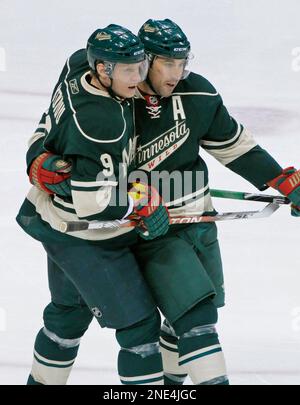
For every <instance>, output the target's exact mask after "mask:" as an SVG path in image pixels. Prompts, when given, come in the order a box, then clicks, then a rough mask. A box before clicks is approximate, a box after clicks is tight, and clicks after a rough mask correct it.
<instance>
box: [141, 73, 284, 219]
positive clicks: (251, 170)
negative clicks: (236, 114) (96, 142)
mask: <svg viewBox="0 0 300 405" xmlns="http://www.w3.org/2000/svg"><path fill="white" fill-rule="evenodd" d="M135 117H136V128H137V134H138V142H137V144H138V149H137V156H136V161H137V167H138V168H140V169H142V170H146V171H148V172H151V178H152V179H154V183H155V184H154V185H156V186H157V185H158V184H159V187H160V192H161V194H162V197H163V199H164V201H165V203H166V205H167V206H168V207H169V209H170V213H171V215H172V213H176V214H183V215H184V214H186V213H187V212H189V213H196V212H197V213H198V214H199V215H201V214H202V213H208V212H213V211H214V209H213V205H212V202H211V197H210V193H209V184H208V170H207V166H206V164H205V162H204V160H203V159H202V157H201V149H200V154H199V147H200V146H201V147H202V148H203V149H205V150H206V151H207V152H208V153H209V154H211V155H212V156H213V157H215V158H216V159H217V160H218V161H219V162H221V163H222V164H223V165H225V166H226V167H228V168H229V169H231V170H233V171H234V172H236V173H238V174H239V175H241V176H242V177H244V178H245V179H247V180H248V181H250V182H251V183H252V184H254V185H255V186H256V187H257V188H260V189H261V188H263V187H264V185H265V184H266V182H267V181H269V180H270V179H272V178H274V177H276V176H277V175H278V174H279V173H281V171H282V168H281V167H280V166H279V165H278V163H277V162H276V161H275V160H274V159H273V158H272V157H271V156H270V155H269V154H268V153H267V152H266V151H265V150H263V149H262V148H261V147H260V146H258V145H257V143H256V141H255V140H254V139H253V137H252V135H251V134H250V133H249V131H248V130H247V129H245V128H244V127H243V125H241V124H240V123H238V122H237V121H236V120H235V119H234V118H232V117H231V116H230V115H229V113H228V111H227V109H226V108H225V106H224V104H223V101H222V98H221V96H220V95H219V93H218V92H217V91H216V90H215V88H214V87H213V86H212V85H211V84H210V83H209V82H208V81H207V80H206V79H205V78H204V77H202V76H200V75H198V74H195V73H191V74H190V75H189V77H188V78H187V79H186V80H182V81H180V82H179V84H178V85H177V87H176V88H175V90H174V92H173V94H172V96H171V97H168V98H163V97H158V96H149V95H145V94H143V93H142V92H139V94H138V95H137V100H136V102H135ZM154 172H155V175H154ZM152 175H153V176H152Z"/></svg>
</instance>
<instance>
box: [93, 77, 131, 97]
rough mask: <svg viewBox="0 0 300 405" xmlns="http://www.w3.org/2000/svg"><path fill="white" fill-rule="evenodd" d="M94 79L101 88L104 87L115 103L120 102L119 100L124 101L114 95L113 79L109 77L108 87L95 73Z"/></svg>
mask: <svg viewBox="0 0 300 405" xmlns="http://www.w3.org/2000/svg"><path fill="white" fill-rule="evenodd" d="M96 77H97V80H98V82H99V83H100V84H101V86H102V87H104V88H105V89H106V90H107V92H108V94H109V95H110V97H111V98H114V99H115V100H117V101H120V99H121V100H124V97H121V96H119V95H118V94H117V93H115V92H114V91H113V89H112V85H113V79H112V78H111V77H110V85H109V86H106V85H105V84H104V83H102V81H101V79H100V76H99V73H98V72H97V71H96Z"/></svg>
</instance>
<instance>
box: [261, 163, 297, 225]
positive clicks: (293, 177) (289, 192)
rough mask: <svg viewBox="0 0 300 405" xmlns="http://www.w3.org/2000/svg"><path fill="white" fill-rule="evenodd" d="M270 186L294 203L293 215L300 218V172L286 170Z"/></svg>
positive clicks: (289, 168) (290, 168) (293, 169)
mask: <svg viewBox="0 0 300 405" xmlns="http://www.w3.org/2000/svg"><path fill="white" fill-rule="evenodd" d="M267 184H268V186H270V187H273V188H275V189H276V190H278V191H280V193H281V194H283V195H284V196H286V197H288V198H289V199H290V200H291V202H292V212H291V213H292V215H293V216H294V217H300V170H298V171H297V170H296V169H295V168H294V167H288V168H287V169H284V170H283V172H282V174H281V175H280V176H278V177H276V178H275V179H273V180H271V181H269V182H268V183H267Z"/></svg>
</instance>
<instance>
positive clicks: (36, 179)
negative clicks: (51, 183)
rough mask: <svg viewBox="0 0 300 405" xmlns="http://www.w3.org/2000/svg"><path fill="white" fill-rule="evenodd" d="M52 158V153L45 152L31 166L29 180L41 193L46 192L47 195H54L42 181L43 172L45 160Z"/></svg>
mask: <svg viewBox="0 0 300 405" xmlns="http://www.w3.org/2000/svg"><path fill="white" fill-rule="evenodd" d="M50 156H53V154H52V153H50V152H45V153H42V154H41V155H39V156H38V157H37V158H36V159H34V161H33V162H32V164H31V166H30V171H29V179H30V182H31V184H33V185H34V186H35V187H37V188H38V189H39V190H41V191H45V192H46V193H47V194H54V193H53V192H52V191H51V190H49V189H48V188H47V187H46V186H45V185H44V183H43V181H42V180H41V170H42V166H43V163H44V162H45V160H47V159H49V157H50Z"/></svg>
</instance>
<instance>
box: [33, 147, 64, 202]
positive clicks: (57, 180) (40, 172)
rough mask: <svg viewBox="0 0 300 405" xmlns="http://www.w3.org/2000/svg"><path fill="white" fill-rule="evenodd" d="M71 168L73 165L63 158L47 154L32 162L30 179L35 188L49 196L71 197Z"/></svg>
mask: <svg viewBox="0 0 300 405" xmlns="http://www.w3.org/2000/svg"><path fill="white" fill-rule="evenodd" d="M71 167H72V165H71V163H70V162H67V161H65V160H63V159H62V158H61V156H58V155H53V154H52V153H49V152H45V153H42V154H41V155H39V156H38V157H37V158H36V159H35V160H34V161H33V162H32V164H31V166H30V171H29V179H30V182H31V183H32V184H33V185H34V186H36V187H37V188H39V189H40V190H43V191H45V192H46V193H48V194H58V195H61V196H69V195H70V194H71V191H70V176H71V174H70V171H71Z"/></svg>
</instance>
